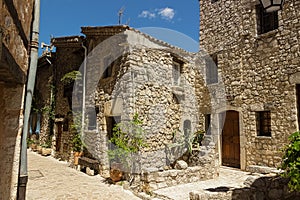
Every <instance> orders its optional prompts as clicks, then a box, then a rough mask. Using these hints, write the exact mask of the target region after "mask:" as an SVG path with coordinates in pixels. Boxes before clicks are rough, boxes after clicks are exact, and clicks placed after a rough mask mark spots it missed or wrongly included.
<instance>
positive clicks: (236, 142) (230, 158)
mask: <svg viewBox="0 0 300 200" xmlns="http://www.w3.org/2000/svg"><path fill="white" fill-rule="evenodd" d="M224 114H225V113H224ZM224 114H223V116H224V117H225V121H224V126H223V130H222V165H225V166H230V167H237V168H240V130H239V113H238V112H236V111H227V112H226V115H224Z"/></svg>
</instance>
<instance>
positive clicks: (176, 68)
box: [172, 62, 180, 85]
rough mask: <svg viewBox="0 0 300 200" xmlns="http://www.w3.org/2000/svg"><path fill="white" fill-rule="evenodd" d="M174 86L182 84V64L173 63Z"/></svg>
mask: <svg viewBox="0 0 300 200" xmlns="http://www.w3.org/2000/svg"><path fill="white" fill-rule="evenodd" d="M172 77H173V85H179V84H180V64H179V63H178V62H173V69H172Z"/></svg>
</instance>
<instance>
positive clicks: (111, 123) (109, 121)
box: [106, 116, 121, 140]
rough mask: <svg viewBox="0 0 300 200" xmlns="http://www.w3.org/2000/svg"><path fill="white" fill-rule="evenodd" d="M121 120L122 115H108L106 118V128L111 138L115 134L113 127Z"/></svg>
mask: <svg viewBox="0 0 300 200" xmlns="http://www.w3.org/2000/svg"><path fill="white" fill-rule="evenodd" d="M120 122H121V116H114V117H107V118H106V130H107V137H108V139H109V140H110V139H111V138H112V136H113V128H114V127H115V126H116V125H117V124H118V123H120Z"/></svg>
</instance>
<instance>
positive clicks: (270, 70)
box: [199, 0, 300, 171]
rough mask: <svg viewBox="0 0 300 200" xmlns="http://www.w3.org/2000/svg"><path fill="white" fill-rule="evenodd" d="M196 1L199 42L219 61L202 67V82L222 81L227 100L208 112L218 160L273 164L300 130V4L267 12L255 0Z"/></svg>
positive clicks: (246, 165) (247, 166)
mask: <svg viewBox="0 0 300 200" xmlns="http://www.w3.org/2000/svg"><path fill="white" fill-rule="evenodd" d="M199 2H200V19H201V20H200V48H201V50H202V51H206V52H207V53H208V54H209V55H210V56H211V58H212V59H213V60H214V62H215V63H216V65H215V66H213V67H210V65H207V66H206V72H205V74H206V83H207V85H208V87H209V88H213V87H216V86H217V85H218V84H220V83H219V80H222V84H224V86H225V93H226V100H227V103H226V106H223V107H222V106H216V107H215V108H213V109H212V110H211V116H212V117H211V119H212V123H211V125H212V126H213V127H215V128H216V129H215V130H217V131H213V132H212V134H213V135H214V138H215V142H216V143H217V144H218V145H217V146H218V151H219V154H220V163H221V164H222V165H226V166H232V167H238V168H241V169H243V170H250V171H253V170H255V169H259V168H260V166H268V167H278V166H279V165H280V163H281V157H282V151H281V150H282V148H283V147H284V146H285V145H286V144H287V143H288V136H289V135H290V134H291V133H293V132H295V131H297V130H299V119H300V114H299V113H300V110H299V107H300V106H299V99H300V97H299V87H300V86H299V84H300V59H299V58H300V57H299V53H300V49H299V40H300V32H299V30H300V21H299V12H300V11H299V8H300V2H299V1H296V0H287V1H285V3H284V6H283V9H282V10H280V11H278V12H272V13H266V12H264V11H263V9H262V7H261V5H260V3H259V1H256V0H247V1H246V0H245V1H227V0H226V1H225V0H217V1H211V0H200V1H199ZM225 115H226V118H225V117H224V116H225Z"/></svg>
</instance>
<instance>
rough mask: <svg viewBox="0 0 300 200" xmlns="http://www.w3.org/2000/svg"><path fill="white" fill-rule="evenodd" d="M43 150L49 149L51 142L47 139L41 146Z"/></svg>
mask: <svg viewBox="0 0 300 200" xmlns="http://www.w3.org/2000/svg"><path fill="white" fill-rule="evenodd" d="M41 147H44V148H51V140H50V139H48V140H47V141H46V142H45V143H44V144H42V145H41Z"/></svg>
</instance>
